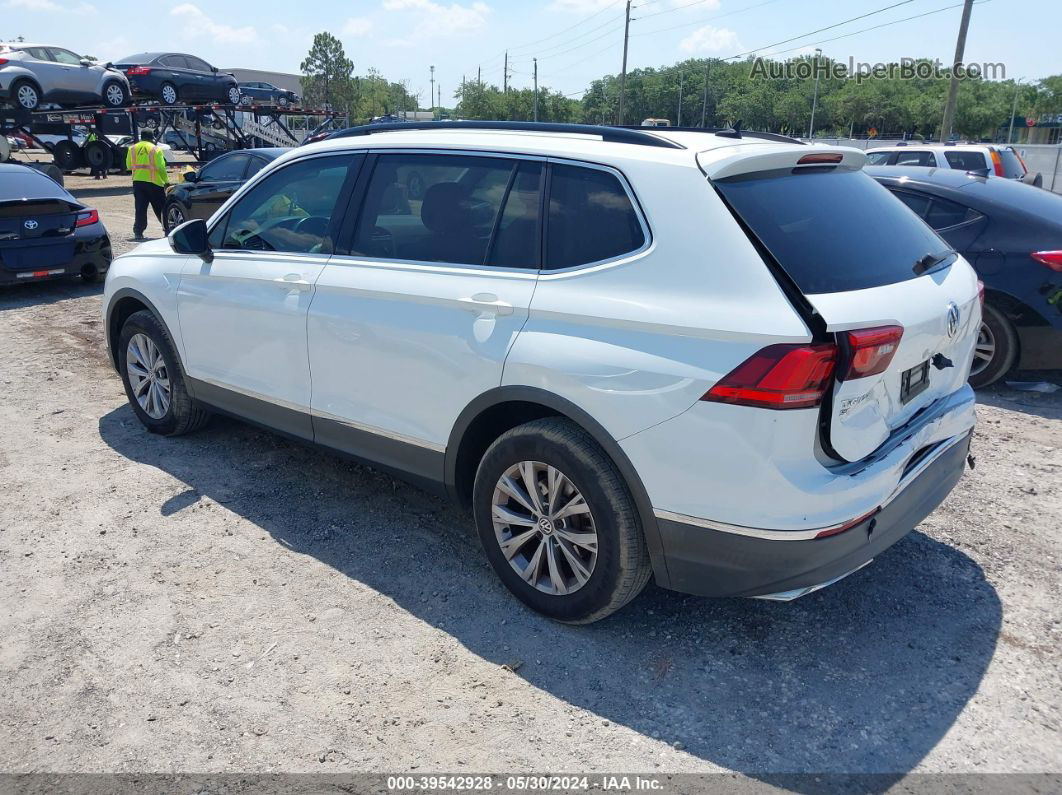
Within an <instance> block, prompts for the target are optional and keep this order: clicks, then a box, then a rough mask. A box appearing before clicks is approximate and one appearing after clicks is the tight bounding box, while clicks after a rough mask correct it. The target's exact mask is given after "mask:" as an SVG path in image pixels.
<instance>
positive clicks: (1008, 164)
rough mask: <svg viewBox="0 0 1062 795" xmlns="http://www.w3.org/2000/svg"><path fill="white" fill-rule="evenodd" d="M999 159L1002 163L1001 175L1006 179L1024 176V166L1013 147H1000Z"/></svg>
mask: <svg viewBox="0 0 1062 795" xmlns="http://www.w3.org/2000/svg"><path fill="white" fill-rule="evenodd" d="M999 159H1000V161H1001V162H1002V163H1003V176H1004V177H1007V178H1008V179H1021V178H1022V177H1024V176H1025V166H1023V165H1022V164H1021V160H1019V159H1018V156H1017V155H1016V154H1015V153H1014V150H1013V149H1000V150H999Z"/></svg>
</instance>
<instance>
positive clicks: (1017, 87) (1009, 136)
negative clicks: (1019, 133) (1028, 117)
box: [1007, 77, 1025, 144]
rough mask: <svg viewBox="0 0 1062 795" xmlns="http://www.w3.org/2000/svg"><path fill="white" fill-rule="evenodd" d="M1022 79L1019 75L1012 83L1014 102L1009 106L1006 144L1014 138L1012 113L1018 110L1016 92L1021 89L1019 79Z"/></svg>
mask: <svg viewBox="0 0 1062 795" xmlns="http://www.w3.org/2000/svg"><path fill="white" fill-rule="evenodd" d="M1024 79H1025V78H1024V77H1019V78H1018V80H1017V82H1015V83H1014V104H1013V105H1012V106H1011V108H1010V129H1009V130H1007V143H1008V144H1009V143H1010V142H1011V141H1012V140H1013V138H1014V114H1015V113H1017V112H1018V92H1019V91H1021V81H1022V80H1024Z"/></svg>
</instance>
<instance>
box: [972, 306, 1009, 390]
mask: <svg viewBox="0 0 1062 795" xmlns="http://www.w3.org/2000/svg"><path fill="white" fill-rule="evenodd" d="M981 314H982V317H981V328H980V330H979V331H978V332H977V344H976V345H975V346H974V358H973V364H972V365H971V367H970V386H972V387H973V388H974V389H980V388H982V387H986V386H990V385H991V384H994V383H995V382H996V381H998V380H999V379H1000V378H1002V377H1003V376H1005V375H1006V374H1007V373H1009V372H1010V370H1011V368H1012V367H1014V363H1015V359H1017V357H1018V333H1017V332H1016V331H1015V330H1014V326H1012V325H1011V324H1010V321H1009V320H1007V318H1006V317H1005V316H1004V314H1003V313H1002V312H1000V311H999V310H998V309H996V308H995V307H994V306H992V305H991V304H987V303H986V304H985V305H984V307H983V311H982V313H981Z"/></svg>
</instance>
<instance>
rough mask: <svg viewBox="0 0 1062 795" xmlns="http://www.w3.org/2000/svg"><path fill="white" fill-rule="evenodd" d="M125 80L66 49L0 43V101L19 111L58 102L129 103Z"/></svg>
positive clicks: (121, 75)
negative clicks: (6, 102) (5, 101)
mask: <svg viewBox="0 0 1062 795" xmlns="http://www.w3.org/2000/svg"><path fill="white" fill-rule="evenodd" d="M129 96H130V95H129V80H128V79H127V78H126V76H125V75H124V74H122V72H120V71H118V70H117V69H113V68H111V67H110V66H101V65H99V64H95V63H93V62H92V61H90V60H88V59H86V58H82V57H81V56H79V55H77V54H76V53H73V52H71V51H70V50H64V49H63V48H62V47H53V46H51V45H49V44H26V43H24V42H13V41H12V42H4V43H0V100H7V101H8V102H9V103H11V104H12V105H14V106H15V107H18V108H21V109H23V110H35V109H36V108H37V107H38V106H39V105H41V104H42V103H46V102H54V103H56V104H58V105H100V104H102V105H105V106H107V107H110V108H121V107H124V106H125V105H127V104H129Z"/></svg>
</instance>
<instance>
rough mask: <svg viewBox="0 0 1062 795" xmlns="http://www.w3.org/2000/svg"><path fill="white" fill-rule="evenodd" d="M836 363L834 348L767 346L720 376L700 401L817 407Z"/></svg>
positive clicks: (760, 405) (799, 407)
mask: <svg viewBox="0 0 1062 795" xmlns="http://www.w3.org/2000/svg"><path fill="white" fill-rule="evenodd" d="M836 363H837V346H835V345H828V344H827V345H789V344H780V345H768V346H767V347H766V348H764V349H763V350H761V351H759V352H758V353H754V354H753V355H752V356H750V357H749V358H748V359H746V360H745V361H744V362H742V363H741V364H739V365H738V366H737V367H736V368H734V369H733V370H732V371H730V373H728V374H727V375H725V376H723V378H722V379H721V380H720V381H719V382H718V383H717V384H716V385H715V386H713V387H712V388H711V389H709V390H708V391H707V392H706V393H705V394H704V396H703V397H701V400H710V401H715V402H717V403H736V404H738V405H741V406H758V407H760V408H766V409H804V408H809V407H811V406H817V405H819V403H820V402H821V401H822V396H823V395H824V394H825V392H826V387H827V386H828V385H829V380H830V375H831V374H832V373H833V368H834V365H835V364H836Z"/></svg>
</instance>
